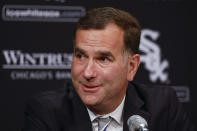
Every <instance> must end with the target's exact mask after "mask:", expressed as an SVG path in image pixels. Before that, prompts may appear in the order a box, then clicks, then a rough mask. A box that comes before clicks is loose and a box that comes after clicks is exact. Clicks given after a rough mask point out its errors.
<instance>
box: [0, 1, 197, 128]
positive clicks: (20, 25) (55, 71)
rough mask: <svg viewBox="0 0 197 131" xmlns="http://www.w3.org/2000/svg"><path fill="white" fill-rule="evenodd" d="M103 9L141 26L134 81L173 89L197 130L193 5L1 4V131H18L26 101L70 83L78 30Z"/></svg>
mask: <svg viewBox="0 0 197 131" xmlns="http://www.w3.org/2000/svg"><path fill="white" fill-rule="evenodd" d="M104 6H111V7H115V8H119V9H122V10H125V11H128V12H130V13H132V14H133V15H134V16H136V17H137V19H139V21H140V23H141V25H142V35H141V45H140V55H141V65H140V69H139V71H138V72H137V76H136V78H135V81H136V82H138V83H143V84H148V85H152V86H166V87H168V86H171V87H173V88H174V89H175V91H176V94H177V97H178V99H179V100H180V101H181V102H182V103H183V106H184V108H185V110H186V112H188V115H189V117H190V118H191V121H192V122H193V124H194V125H196V124H197V120H196V119H197V112H196V110H197V106H196V105H197V103H196V100H197V95H195V94H197V88H195V86H196V83H195V80H194V78H195V76H196V74H195V71H194V70H195V69H194V61H195V59H196V58H195V56H196V50H195V49H194V45H195V44H196V43H195V40H196V37H195V36H194V35H195V32H196V30H194V26H195V24H196V23H194V18H195V17H196V14H195V17H194V13H195V11H194V8H195V7H194V4H193V3H192V1H189V0H132V1H131V0H125V1H121V0H115V1H113V0H94V1H92V0H85V1H82V0H28V1H26V0H17V1H15V0H1V2H0V8H1V19H0V33H1V39H0V43H1V44H0V70H1V74H0V77H1V85H0V103H1V108H0V116H1V117H0V120H1V126H0V130H1V131H19V130H20V128H21V127H23V119H24V118H23V117H24V114H23V112H24V106H25V101H26V100H27V99H28V98H29V97H30V96H32V95H34V94H37V93H38V92H41V91H45V90H51V89H54V88H61V87H62V86H64V83H65V80H66V79H70V77H71V75H70V69H71V63H72V53H73V32H74V26H75V24H76V22H77V21H78V19H79V18H80V17H81V16H83V15H84V14H85V13H86V11H87V10H89V9H92V8H95V7H104ZM153 95H154V94H153ZM161 104H162V103H161Z"/></svg>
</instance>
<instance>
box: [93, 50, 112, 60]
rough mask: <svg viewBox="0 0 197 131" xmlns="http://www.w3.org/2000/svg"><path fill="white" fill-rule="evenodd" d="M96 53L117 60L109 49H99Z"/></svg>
mask: <svg viewBox="0 0 197 131" xmlns="http://www.w3.org/2000/svg"><path fill="white" fill-rule="evenodd" d="M96 54H97V55H99V56H102V57H111V58H112V59H113V60H115V57H114V55H113V54H112V53H111V52H109V51H98V52H96Z"/></svg>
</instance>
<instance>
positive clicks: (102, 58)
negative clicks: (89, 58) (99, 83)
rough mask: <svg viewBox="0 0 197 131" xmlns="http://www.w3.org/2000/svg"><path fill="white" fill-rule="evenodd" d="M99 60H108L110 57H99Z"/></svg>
mask: <svg viewBox="0 0 197 131" xmlns="http://www.w3.org/2000/svg"><path fill="white" fill-rule="evenodd" d="M99 60H100V61H102V62H108V61H110V59H109V58H108V57H100V58H99Z"/></svg>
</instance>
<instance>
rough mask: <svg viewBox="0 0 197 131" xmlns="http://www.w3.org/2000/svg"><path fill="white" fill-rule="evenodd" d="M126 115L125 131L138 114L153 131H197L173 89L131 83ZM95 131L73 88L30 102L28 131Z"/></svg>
mask: <svg viewBox="0 0 197 131" xmlns="http://www.w3.org/2000/svg"><path fill="white" fill-rule="evenodd" d="M109 106H110V105H109ZM123 113H124V114H123V119H124V126H123V130H124V131H129V130H128V126H127V124H126V123H127V119H128V118H129V117H130V116H132V115H136V114H137V115H140V116H142V117H143V118H145V119H146V120H147V122H148V126H149V131H194V128H193V127H192V126H191V124H190V122H189V119H188V118H187V115H186V114H185V112H184V111H183V108H182V106H181V104H180V103H179V102H178V101H177V98H176V96H175V93H174V92H173V90H172V89H170V88H166V87H158V88H156V87H146V86H143V85H137V84H134V83H130V84H129V87H128V90H127V94H126V99H125V106H124V111H123ZM91 130H92V125H91V121H90V118H89V115H88V112H87V109H86V107H85V105H84V104H83V103H82V101H81V100H80V98H79V96H78V95H77V94H76V93H75V91H74V89H73V87H72V86H67V87H66V88H62V89H58V90H56V91H48V92H45V93H41V94H39V95H37V96H35V97H34V98H33V99H31V100H30V101H28V102H27V106H26V109H25V123H24V131H91Z"/></svg>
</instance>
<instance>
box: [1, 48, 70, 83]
mask: <svg viewBox="0 0 197 131" xmlns="http://www.w3.org/2000/svg"><path fill="white" fill-rule="evenodd" d="M2 54H3V56H4V64H3V65H2V68H3V69H4V70H9V71H10V73H9V77H10V78H11V79H12V80H65V79H70V77H71V75H70V69H71V64H72V53H43V52H42V53H29V52H23V51H21V50H3V51H2Z"/></svg>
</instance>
